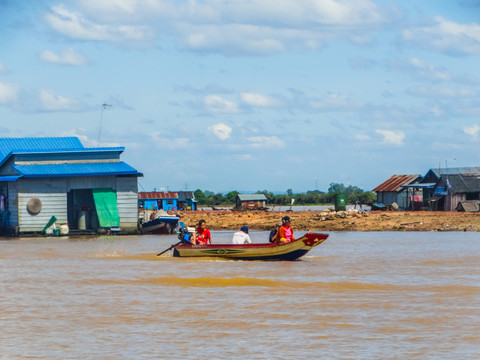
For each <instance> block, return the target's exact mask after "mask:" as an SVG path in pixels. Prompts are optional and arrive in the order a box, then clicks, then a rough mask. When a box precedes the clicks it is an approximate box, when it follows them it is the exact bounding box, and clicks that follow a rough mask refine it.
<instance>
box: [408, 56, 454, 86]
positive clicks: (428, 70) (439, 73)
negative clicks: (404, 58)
mask: <svg viewBox="0 0 480 360" xmlns="http://www.w3.org/2000/svg"><path fill="white" fill-rule="evenodd" d="M409 65H410V66H411V67H412V68H413V69H414V70H415V71H416V72H417V76H418V77H420V78H425V79H433V80H442V81H448V80H451V79H452V75H451V74H450V73H449V72H448V71H446V70H443V69H437V68H436V67H435V66H433V65H432V64H429V63H426V62H424V61H422V60H420V59H417V58H411V59H409Z"/></svg>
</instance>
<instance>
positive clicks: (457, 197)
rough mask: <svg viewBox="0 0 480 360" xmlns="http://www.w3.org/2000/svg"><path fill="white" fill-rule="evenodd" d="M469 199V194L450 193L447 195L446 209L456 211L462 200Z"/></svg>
mask: <svg viewBox="0 0 480 360" xmlns="http://www.w3.org/2000/svg"><path fill="white" fill-rule="evenodd" d="M464 200H467V194H465V193H460V194H448V195H447V196H446V197H445V209H444V210H445V211H455V210H456V208H457V205H458V203H459V202H460V201H464Z"/></svg>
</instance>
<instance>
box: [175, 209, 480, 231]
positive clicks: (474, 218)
mask: <svg viewBox="0 0 480 360" xmlns="http://www.w3.org/2000/svg"><path fill="white" fill-rule="evenodd" d="M179 215H180V216H181V220H180V221H183V222H184V223H185V224H187V225H189V226H194V225H195V224H196V223H198V221H199V220H200V219H204V220H205V221H206V222H207V226H208V228H209V229H211V230H237V229H239V228H240V227H241V226H243V225H246V226H248V227H249V228H250V229H252V230H271V229H272V228H273V227H274V226H275V223H276V222H278V221H280V220H281V219H282V217H283V216H286V215H288V216H290V218H292V227H293V228H294V230H302V231H480V213H461V212H425V211H419V212H404V211H402V212H377V211H373V212H370V211H368V212H324V211H302V212H296V211H295V212H265V211H248V212H247V211H241V212H237V211H231V210H200V211H185V212H181V213H180V214H179Z"/></svg>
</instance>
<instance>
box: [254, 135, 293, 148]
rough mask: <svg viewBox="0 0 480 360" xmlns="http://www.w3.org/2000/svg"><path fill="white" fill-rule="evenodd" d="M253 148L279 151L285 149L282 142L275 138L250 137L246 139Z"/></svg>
mask: <svg viewBox="0 0 480 360" xmlns="http://www.w3.org/2000/svg"><path fill="white" fill-rule="evenodd" d="M247 140H248V141H249V142H250V146H252V147H255V148H267V149H271V148H273V149H280V148H283V147H285V143H284V142H283V140H281V139H279V138H278V137H276V136H252V137H249V138H248V139H247Z"/></svg>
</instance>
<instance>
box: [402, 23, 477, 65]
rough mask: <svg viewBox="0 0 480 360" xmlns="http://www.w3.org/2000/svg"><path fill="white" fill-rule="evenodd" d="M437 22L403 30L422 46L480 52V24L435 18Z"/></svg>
mask: <svg viewBox="0 0 480 360" xmlns="http://www.w3.org/2000/svg"><path fill="white" fill-rule="evenodd" d="M434 22H435V24H433V25H431V26H424V27H417V28H412V29H405V30H403V38H404V39H405V40H407V41H410V42H413V43H416V44H418V45H419V46H421V47H424V48H427V49H431V50H434V51H440V52H446V53H457V54H458V53H460V54H470V55H477V54H480V24H477V23H472V24H459V23H456V22H453V21H449V20H446V19H444V18H443V17H441V16H436V17H435V18H434Z"/></svg>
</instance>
